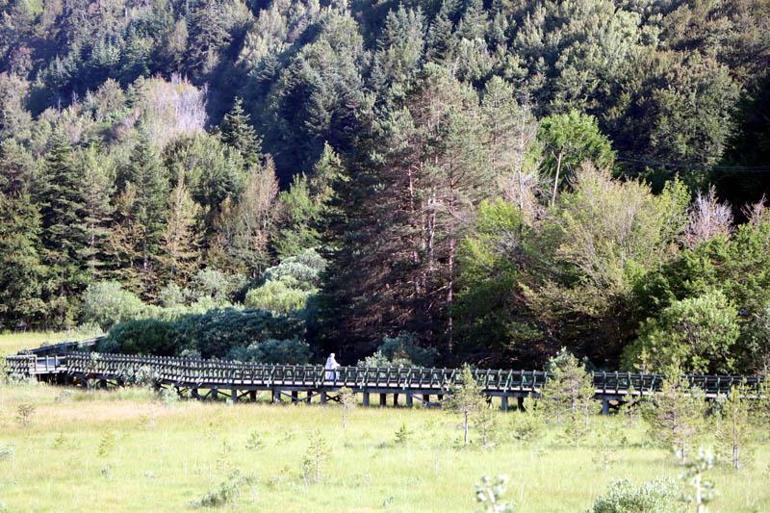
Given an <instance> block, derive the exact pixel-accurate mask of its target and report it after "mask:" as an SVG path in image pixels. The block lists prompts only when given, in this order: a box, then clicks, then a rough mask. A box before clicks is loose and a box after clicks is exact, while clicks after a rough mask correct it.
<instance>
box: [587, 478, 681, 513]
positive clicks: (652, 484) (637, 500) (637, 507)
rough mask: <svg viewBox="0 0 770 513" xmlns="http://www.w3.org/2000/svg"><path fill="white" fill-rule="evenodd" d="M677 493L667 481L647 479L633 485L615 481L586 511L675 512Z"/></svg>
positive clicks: (678, 509)
mask: <svg viewBox="0 0 770 513" xmlns="http://www.w3.org/2000/svg"><path fill="white" fill-rule="evenodd" d="M677 498H678V493H677V490H676V487H675V486H674V485H673V483H671V482H669V481H649V482H647V483H643V484H641V485H638V486H637V485H634V484H633V483H631V482H630V481H626V480H622V481H615V482H614V483H612V484H611V485H610V489H609V491H608V492H607V493H606V494H605V495H603V496H601V497H599V498H598V499H596V502H594V505H593V507H592V508H591V509H590V510H589V512H588V513H676V512H678V511H681V507H680V506H679V505H678V504H677Z"/></svg>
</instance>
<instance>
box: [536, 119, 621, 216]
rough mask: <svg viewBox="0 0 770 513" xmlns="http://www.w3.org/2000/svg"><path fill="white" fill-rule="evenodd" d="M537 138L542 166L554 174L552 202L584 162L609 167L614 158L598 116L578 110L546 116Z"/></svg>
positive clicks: (604, 167)
mask: <svg viewBox="0 0 770 513" xmlns="http://www.w3.org/2000/svg"><path fill="white" fill-rule="evenodd" d="M537 138H538V142H539V143H540V144H541V145H542V146H543V154H544V156H545V158H544V159H543V164H542V166H543V169H544V171H545V173H546V174H548V175H550V176H552V177H553V178H552V183H553V187H552V193H551V203H552V204H553V203H554V202H555V201H556V194H557V192H558V190H559V188H560V187H561V186H562V184H563V183H565V182H568V181H569V180H570V179H571V178H572V176H574V174H575V173H576V172H577V170H578V168H579V167H580V166H581V165H583V164H584V163H585V162H591V163H593V164H594V165H595V166H596V167H597V168H599V169H606V168H609V166H611V165H612V161H613V160H614V158H615V154H614V152H613V151H612V146H611V145H610V141H609V140H608V139H607V137H606V136H604V135H603V134H602V133H601V131H600V130H599V125H598V124H597V122H596V119H595V118H593V117H592V116H587V115H585V114H581V113H580V112H578V111H575V110H573V111H570V112H569V113H567V114H554V115H552V116H548V117H546V118H545V119H543V120H542V121H541V123H540V129H539V131H538V134H537Z"/></svg>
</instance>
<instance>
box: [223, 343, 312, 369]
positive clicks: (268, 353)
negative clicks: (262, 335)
mask: <svg viewBox="0 0 770 513" xmlns="http://www.w3.org/2000/svg"><path fill="white" fill-rule="evenodd" d="M228 358H231V359H233V360H239V361H242V362H259V363H283V364H304V363H308V362H309V361H310V346H309V345H308V343H307V342H305V341H301V340H275V339H268V340H265V341H264V342H255V343H253V344H250V345H249V346H248V347H236V348H233V349H231V350H230V352H229V353H228Z"/></svg>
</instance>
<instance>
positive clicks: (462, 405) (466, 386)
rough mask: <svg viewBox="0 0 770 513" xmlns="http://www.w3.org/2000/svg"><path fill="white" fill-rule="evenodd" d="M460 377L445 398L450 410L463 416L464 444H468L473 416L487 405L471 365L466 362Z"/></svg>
mask: <svg viewBox="0 0 770 513" xmlns="http://www.w3.org/2000/svg"><path fill="white" fill-rule="evenodd" d="M459 378H460V380H459V382H458V383H456V384H454V385H453V386H452V387H451V389H450V390H449V397H447V398H446V399H444V403H445V406H446V408H447V409H448V410H449V411H451V412H453V413H456V414H459V415H461V416H462V422H463V444H464V445H468V443H469V442H470V438H469V434H470V426H471V418H472V417H474V418H475V417H476V415H477V414H478V413H479V411H481V409H482V408H484V407H486V400H485V399H484V396H483V395H482V390H481V387H480V386H479V384H478V383H477V382H476V379H475V378H474V377H473V371H472V370H471V368H470V366H468V365H467V364H466V365H465V366H464V367H463V369H462V373H461V374H460V376H459Z"/></svg>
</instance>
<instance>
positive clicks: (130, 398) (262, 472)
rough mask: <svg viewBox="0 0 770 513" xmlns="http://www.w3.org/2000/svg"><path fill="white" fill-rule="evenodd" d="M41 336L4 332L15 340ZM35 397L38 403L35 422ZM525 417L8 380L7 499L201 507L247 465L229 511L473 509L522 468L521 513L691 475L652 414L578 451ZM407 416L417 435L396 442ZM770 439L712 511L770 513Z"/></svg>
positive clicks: (3, 476)
mask: <svg viewBox="0 0 770 513" xmlns="http://www.w3.org/2000/svg"><path fill="white" fill-rule="evenodd" d="M40 337H41V334H34V336H24V337H16V338H13V337H5V336H2V337H0V344H1V345H0V347H2V350H4V351H6V352H11V351H14V350H17V348H20V347H24V346H26V345H30V344H31V345H36V344H37V343H38V341H40ZM51 337H52V338H51V339H50V340H60V339H61V338H62V337H61V336H58V338H57V335H55V334H53V335H51ZM24 405H31V406H32V408H33V412H32V413H31V414H29V415H28V417H27V422H26V425H24V424H25V423H24V422H22V420H21V419H20V417H19V412H20V411H21V410H23V409H24ZM517 415H519V414H517V413H513V412H511V413H506V414H502V413H501V414H500V415H499V418H498V420H499V424H500V429H499V432H500V434H501V440H500V442H499V443H498V445H497V446H495V447H494V448H492V449H484V450H482V449H479V448H461V447H459V445H458V441H459V440H460V437H461V435H462V431H461V426H460V422H459V419H458V418H457V417H456V416H454V415H452V414H450V413H448V412H442V411H439V410H423V409H406V408H403V409H402V408H399V409H394V408H387V409H378V408H367V409H364V408H356V409H355V410H353V412H352V413H351V416H350V420H349V424H348V427H347V428H343V426H342V421H341V420H342V409H341V408H340V406H338V405H336V404H329V405H326V406H320V405H311V406H304V405H300V406H293V405H288V404H287V405H268V404H259V403H258V404H238V405H234V406H233V405H228V404H225V403H202V402H194V401H184V402H182V401H171V402H163V401H161V400H159V399H158V398H156V397H155V396H154V395H153V394H152V393H151V392H149V391H147V390H144V389H138V388H135V389H121V390H113V391H95V390H94V391H87V390H83V389H75V388H65V387H54V386H48V385H42V384H36V383H33V384H5V385H0V502H2V503H3V504H4V506H5V510H4V511H8V512H20V513H26V512H57V513H66V512H81V511H85V510H88V511H100V512H109V513H122V512H143V513H144V512H153V513H163V512H173V513H179V512H184V511H194V508H193V506H192V502H193V501H195V500H196V499H199V498H200V497H201V496H203V494H205V493H206V492H208V491H210V490H212V489H214V488H216V487H217V485H218V484H219V483H221V482H222V481H223V480H224V479H225V478H226V477H227V476H228V475H229V474H230V473H231V472H232V471H233V470H235V469H237V470H239V471H240V472H242V473H243V474H248V475H250V476H253V477H254V481H253V483H252V484H250V485H249V486H247V487H245V489H244V490H243V492H242V493H241V495H240V496H239V497H238V498H237V499H236V500H235V502H233V503H232V504H228V505H226V506H224V507H221V508H219V510H220V511H228V512H230V511H233V512H236V511H237V512H260V513H329V512H340V513H345V512H349V513H353V512H357V513H361V512H380V511H382V512H402V513H411V512H435V513H454V512H457V513H460V512H466V513H470V512H474V511H477V505H476V504H475V503H474V485H475V484H476V483H478V482H479V480H480V478H481V477H482V476H484V475H490V476H494V475H498V474H506V475H508V476H509V478H510V484H509V487H508V494H507V496H508V499H509V500H510V501H512V502H513V503H514V504H515V505H516V508H517V509H516V511H517V513H584V512H585V511H586V510H587V509H588V508H589V506H590V505H591V504H592V502H593V500H594V499H595V498H596V497H597V496H598V495H600V494H603V493H604V492H605V491H606V489H607V487H608V485H609V484H610V483H611V482H612V481H613V480H615V479H620V478H627V479H630V480H632V481H635V482H641V481H645V480H650V479H656V478H671V479H673V480H676V481H678V477H679V475H680V473H681V468H680V467H678V466H677V465H676V462H675V460H674V458H673V457H672V456H671V455H670V454H669V453H668V452H667V451H665V450H662V449H657V448H652V447H649V445H648V443H647V442H646V440H647V437H646V435H645V430H644V427H643V426H642V425H640V424H639V422H638V421H637V422H636V423H635V424H634V423H631V424H629V421H628V420H627V419H623V418H620V417H614V416H613V417H596V419H595V433H594V435H593V436H592V437H591V438H590V440H588V441H586V442H585V443H584V444H582V445H581V446H580V447H572V446H569V445H565V443H563V442H562V441H560V439H559V437H558V433H557V431H556V430H555V429H551V430H550V431H548V432H546V433H545V434H544V436H543V437H542V438H540V439H539V440H537V441H535V442H531V443H523V442H518V441H515V440H512V439H511V437H509V436H508V433H510V431H511V430H510V426H511V424H512V422H514V419H516V416H517ZM402 425H405V426H406V427H407V429H408V430H409V431H410V432H411V433H412V434H411V437H410V439H409V440H408V442H407V443H406V444H405V445H396V444H395V443H394V438H395V433H396V431H397V430H398V429H399V428H400V427H401V426H402ZM315 430H319V431H320V433H321V434H322V436H323V437H324V438H325V439H326V441H327V442H328V443H329V446H330V448H331V457H330V459H329V461H328V465H327V466H326V468H325V471H324V479H323V481H322V482H321V483H319V484H310V485H309V484H306V482H305V480H304V479H303V475H302V461H303V458H304V455H305V453H306V451H307V447H308V440H309V437H310V436H311V434H312V433H313V432H314V431H315ZM762 436H764V437H765V440H764V442H763V444H762V445H760V446H759V447H757V450H756V453H755V457H754V461H753V463H752V465H751V467H750V468H747V469H746V470H743V471H740V472H734V471H731V470H729V469H727V468H724V467H718V468H715V469H714V470H712V471H711V478H712V479H713V480H714V481H715V483H716V488H717V490H718V497H717V499H716V500H715V501H714V502H713V503H712V504H711V507H710V512H711V513H768V512H770V440H768V437H767V434H763V435H762ZM255 440H256V441H257V443H256V444H255V443H253V442H254V441H255ZM255 445H256V446H258V447H255ZM9 448H10V454H9V451H8V449H9Z"/></svg>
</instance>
